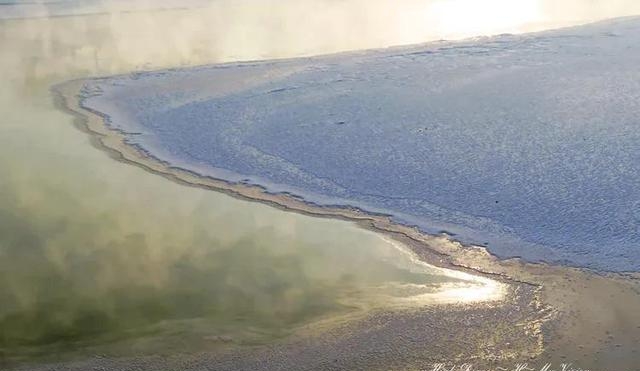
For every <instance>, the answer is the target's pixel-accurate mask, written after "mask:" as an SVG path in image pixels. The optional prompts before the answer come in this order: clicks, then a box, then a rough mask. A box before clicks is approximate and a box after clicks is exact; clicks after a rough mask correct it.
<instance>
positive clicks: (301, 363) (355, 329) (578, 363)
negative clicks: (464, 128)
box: [28, 80, 640, 371]
mask: <svg viewBox="0 0 640 371" xmlns="http://www.w3.org/2000/svg"><path fill="white" fill-rule="evenodd" d="M84 83H85V81H84V80H75V81H70V82H67V83H64V84H61V85H57V86H56V87H54V89H53V90H54V93H55V96H56V98H55V99H56V100H57V103H58V105H59V106H60V107H61V108H63V109H65V110H67V111H69V112H71V113H73V114H74V115H75V116H76V119H75V123H76V125H77V126H78V127H79V128H81V129H82V130H84V131H86V132H87V133H89V134H90V136H91V140H92V143H93V144H94V145H95V146H96V147H98V148H100V149H102V150H105V151H106V152H107V153H109V155H110V156H112V157H113V158H114V159H117V160H119V161H123V162H126V163H129V164H133V165H136V166H139V167H141V168H143V169H145V170H147V171H150V172H152V173H155V174H158V175H162V176H164V177H165V178H167V179H170V180H172V181H175V182H178V183H181V184H184V185H187V186H193V187H200V188H205V189H211V190H215V191H218V192H224V193H227V194H229V195H231V196H233V197H238V198H241V199H245V200H250V201H256V202H262V203H265V204H269V205H271V206H274V207H277V208H280V209H283V210H286V211H293V212H298V213H302V214H305V215H312V216H316V217H326V218H337V219H343V220H347V221H351V222H354V223H357V224H358V225H359V226H361V227H363V228H367V229H370V230H373V231H376V232H379V233H382V234H385V235H388V236H390V237H391V238H393V239H395V240H397V241H399V242H401V243H403V244H405V245H406V246H408V247H409V248H411V250H412V251H414V252H415V253H416V254H417V255H418V256H419V257H420V258H421V259H422V260H424V261H425V262H427V263H429V264H432V265H435V266H438V267H443V268H449V269H456V270H460V271H465V272H468V273H472V274H476V275H480V276H486V277H490V278H492V279H495V280H499V281H501V282H505V283H507V284H509V288H510V289H509V295H507V298H506V299H505V300H504V302H502V303H500V304H499V305H495V304H491V303H487V304H471V305H444V306H434V307H429V308H425V309H420V310H417V311H414V312H408V313H402V314H399V313H391V312H380V313H374V314H372V315H371V316H368V317H367V318H362V319H354V320H349V321H345V322H344V323H332V324H331V325H327V326H326V327H323V326H322V325H314V326H311V327H308V328H305V329H301V330H300V331H299V334H296V335H294V336H292V337H291V338H288V339H286V340H283V341H282V342H280V343H278V344H274V345H271V346H266V347H258V348H255V349H246V348H245V349H236V350H233V351H224V352H209V353H199V354H194V355H173V356H170V357H144V358H137V359H135V360H132V359H107V358H101V357H98V358H93V359H91V360H88V361H82V362H71V363H68V364H61V365H55V366H52V365H43V366H30V368H28V369H30V370H49V369H56V370H63V369H68V370H84V369H88V368H89V367H99V368H100V367H101V368H102V369H105V370H109V369H118V370H134V369H137V370H139V369H156V368H157V367H159V366H162V367H163V368H166V367H167V366H170V367H172V368H176V369H181V370H201V369H216V370H223V369H290V368H291V367H292V366H294V365H295V368H296V369H367V370H370V369H394V370H395V369H431V366H432V365H433V364H434V363H437V362H443V363H446V364H448V365H449V366H450V367H451V366H455V365H456V364H463V363H471V364H473V365H474V366H475V367H476V368H482V367H485V368H486V367H494V366H495V367H497V366H500V367H503V368H507V369H512V368H514V366H515V365H516V364H518V363H529V365H530V367H532V369H540V368H542V367H544V365H545V364H547V363H550V364H551V365H552V367H553V368H552V369H561V364H562V363H566V364H572V365H573V366H572V367H573V368H574V369H589V370H603V371H609V370H611V371H617V370H621V371H625V370H626V371H638V370H640V366H639V365H640V353H638V352H640V350H639V349H638V345H637V344H640V311H639V310H638V308H640V275H639V274H637V273H629V274H604V273H596V272H590V271H587V270H583V269H576V268H566V267H558V266H550V265H546V264H530V263H526V262H523V261H521V260H519V259H510V260H498V259H496V258H495V257H493V256H492V255H491V254H489V253H488V252H487V251H486V249H484V248H482V247H477V246H463V245H461V244H459V243H457V242H455V241H453V240H452V239H451V238H450V237H449V236H446V235H442V236H430V235H425V234H423V233H421V232H420V231H418V230H417V229H415V228H411V227H407V226H403V225H398V224H395V223H393V222H391V221H390V220H389V218H388V217H386V216H384V215H371V214H367V213H365V212H363V211H361V210H357V209H347V208H328V207H318V206H314V205H310V204H307V203H305V202H303V201H302V200H300V199H296V198H294V197H291V196H288V195H281V194H278V195H275V194H270V193H267V192H265V190H264V189H263V188H260V187H257V186H249V185H243V184H230V183H227V182H224V181H222V180H218V179H213V178H205V177H201V176H198V175H196V174H193V173H191V172H188V171H184V170H181V169H178V168H174V167H170V166H168V165H167V164H166V163H163V162H161V161H158V160H156V159H154V158H150V157H149V156H147V155H146V154H145V153H142V152H140V151H138V150H137V149H136V148H135V147H132V146H129V145H127V144H126V143H125V140H124V139H125V138H124V136H123V135H122V134H121V133H119V132H117V131H114V130H110V129H109V128H108V127H107V126H106V125H105V124H104V116H103V114H102V113H99V112H89V111H87V110H85V109H83V108H82V107H81V106H80V102H79V97H80V95H79V92H80V90H81V89H82V87H83V86H84Z"/></svg>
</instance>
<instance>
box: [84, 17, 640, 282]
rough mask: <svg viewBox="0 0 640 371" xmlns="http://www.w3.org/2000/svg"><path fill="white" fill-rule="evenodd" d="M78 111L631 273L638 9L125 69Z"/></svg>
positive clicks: (218, 156)
mask: <svg viewBox="0 0 640 371" xmlns="http://www.w3.org/2000/svg"><path fill="white" fill-rule="evenodd" d="M84 95H85V96H84V99H83V105H84V106H85V107H87V108H91V109H94V110H97V111H100V112H103V113H105V114H106V115H108V116H109V119H108V122H107V124H108V125H110V126H111V127H113V128H114V129H118V130H121V131H123V132H125V133H128V135H127V137H128V141H129V142H130V143H131V144H132V145H136V146H139V147H140V148H142V149H144V150H145V151H147V152H148V153H149V154H150V155H152V156H154V157H157V158H158V159H160V160H163V161H166V162H167V163H169V164H170V165H173V166H176V167H180V168H184V169H188V170H191V171H194V172H198V173H201V174H203V175H209V176H214V177H216V178H222V179H225V180H228V181H231V182H245V183H252V184H259V185H262V186H264V187H265V188H266V189H267V190H268V191H269V192H274V193H278V192H288V193H291V194H294V195H297V196H300V197H302V198H304V199H305V200H307V201H308V202H311V203H316V204H319V205H344V206H347V205H348V206H353V207H358V208H361V209H363V210H366V211H369V212H377V213H384V214H389V215H392V216H393V218H394V219H395V220H396V221H398V222H400V223H406V224H410V225H415V226H417V227H419V228H420V229H421V230H423V231H425V232H428V233H442V232H446V233H448V234H450V235H453V236H454V238H456V239H458V240H461V241H463V242H465V243H475V244H481V245H486V246H487V247H488V249H489V250H490V251H491V252H492V253H495V254H497V255H498V256H500V257H514V256H519V257H523V258H525V259H527V260H530V261H548V262H554V263H563V264H568V265H576V266H584V267H591V268H594V269H602V270H610V271H627V270H635V271H638V270H640V19H639V18H623V19H618V20H612V21H606V22H602V23H598V24H593V25H588V26H581V27H575V28H568V29H563V30H557V31H547V32H542V33H536V34H526V35H518V36H515V35H500V36H496V37H491V38H478V39H473V40H466V41H462V42H436V43H430V44H425V45H420V46H412V47H402V48H391V49H385V50H374V51H364V52H353V53H344V54H339V55H331V56H323V57H314V58H304V59H294V60H281V61H266V62H251V63H235V64H226V65H216V66H204V67H198V68H190V69H177V70H165V71H159V72H147V73H136V74H131V75H126V76H116V77H109V78H104V79H97V80H93V81H91V82H89V83H88V84H87V87H86V90H85V92H84Z"/></svg>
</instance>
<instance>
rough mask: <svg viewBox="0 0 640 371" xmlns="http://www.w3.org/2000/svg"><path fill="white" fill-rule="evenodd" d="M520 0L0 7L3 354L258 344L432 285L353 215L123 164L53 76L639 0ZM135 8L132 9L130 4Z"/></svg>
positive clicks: (562, 16) (564, 14) (615, 10)
mask: <svg viewBox="0 0 640 371" xmlns="http://www.w3.org/2000/svg"><path fill="white" fill-rule="evenodd" d="M64 3H65V4H64V5H55V4H49V5H45V4H44V2H41V3H40V4H31V5H21V6H18V7H16V6H13V5H2V6H0V14H1V15H0V18H17V17H23V16H24V17H29V16H30V15H36V16H43V15H46V14H50V15H66V14H70V13H74V12H77V11H78V7H77V3H79V2H64ZM478 3H481V4H484V5H478ZM514 3H518V2H517V1H506V0H505V1H496V0H493V1H492V0H488V1H486V2H478V1H475V0H441V1H417V0H402V1H371V0H351V1H350V0H345V1H339V0H316V1H312V0H295V1H294V0H265V1H249V0H221V1H212V2H203V1H200V2H197V4H196V5H197V7H196V8H194V9H183V8H185V7H186V5H185V4H186V3H185V2H173V3H171V2H165V3H164V4H165V5H166V6H165V7H179V8H180V9H175V10H162V11H140V10H141V9H148V8H154V7H157V3H153V4H152V2H146V3H144V2H137V5H135V6H133V5H131V2H124V1H120V2H116V1H114V2H98V1H96V2H90V3H84V4H80V7H81V8H83V10H81V11H80V12H81V13H102V14H93V15H83V16H74V17H62V16H61V17H54V18H28V19H5V20H2V21H0V70H1V71H2V73H1V74H0V85H2V89H0V116H1V117H2V119H1V120H0V174H2V175H1V176H0V303H2V305H1V306H0V362H2V360H3V358H5V359H9V358H15V357H18V358H20V357H25V356H29V355H32V354H42V353H43V352H44V353H47V352H57V351H58V350H60V349H79V348H81V347H87V346H92V345H95V344H93V343H91V341H95V342H96V343H100V342H103V341H114V340H118V341H119V342H123V341H125V340H126V339H134V340H135V341H132V342H130V343H126V342H125V343H126V344H127V348H129V349H130V350H131V349H133V351H136V350H137V349H146V348H150V349H157V348H158V345H157V344H155V342H157V341H160V340H157V339H159V338H162V340H161V342H164V343H165V344H164V346H165V347H166V346H167V345H166V343H170V342H171V341H172V340H171V339H175V337H179V338H185V336H186V335H185V334H190V335H188V336H186V338H188V339H193V341H194V343H201V342H202V339H203V338H205V337H207V338H210V337H213V338H214V340H213V341H214V343H215V344H217V343H216V341H217V340H215V337H216V336H224V339H227V337H228V338H229V339H231V341H232V342H234V343H259V342H264V341H266V340H268V339H271V338H273V337H278V336H281V335H285V334H287V333H288V331H290V330H291V328H293V327H295V326H296V325H299V324H301V323H305V321H308V320H311V319H317V318H322V317H323V316H327V315H330V314H336V313H344V312H345V311H351V310H353V309H354V308H360V309H362V308H366V307H367V306H375V305H379V304H380V303H381V302H383V303H384V302H385V300H386V301H390V299H388V295H387V294H388V292H387V291H385V290H381V289H380V288H381V287H382V288H383V289H384V287H385V285H389V284H390V283H395V284H402V283H411V284H416V285H423V286H424V287H425V289H424V290H426V291H427V292H428V291H430V288H431V287H432V286H433V285H437V284H439V283H441V281H442V280H443V279H442V278H441V275H440V274H441V272H437V271H431V270H429V269H427V268H425V267H424V266H421V265H419V264H416V263H415V262H413V261H412V260H411V259H410V258H409V257H408V255H407V254H404V253H402V252H400V251H399V250H397V249H396V248H395V247H393V246H392V245H391V244H389V242H388V241H384V240H382V239H380V238H379V236H376V235H374V234H372V233H368V232H365V231H362V230H360V229H357V228H355V226H352V225H350V224H347V223H343V222H336V221H328V220H316V219H312V218H307V217H302V216H299V215H293V214H288V213H283V212H281V211H279V210H276V209H271V208H269V207H266V206H262V205H257V204H251V203H246V202H241V201H238V200H235V199H231V198H229V197H227V196H224V195H220V194H217V193H214V192H207V191H203V190H199V189H192V188H188V187H184V186H180V185H177V184H174V183H171V182H169V181H168V180H166V179H164V178H161V177H159V176H155V175H152V174H148V173H146V172H144V171H143V170H141V169H138V168H136V167H133V166H129V165H126V164H123V163H119V162H116V161H114V160H113V159H111V158H109V157H108V156H107V155H106V154H105V153H103V152H101V151H98V150H97V149H96V148H94V147H93V146H91V144H90V141H89V139H88V136H87V135H86V134H85V133H83V132H80V131H79V130H76V129H75V128H74V127H73V126H72V119H71V117H70V116H69V115H67V114H65V113H63V112H62V111H60V110H58V109H56V108H55V107H54V105H53V101H52V98H51V95H50V92H49V88H50V86H51V85H53V84H55V83H58V82H61V81H64V80H68V79H72V78H83V77H88V76H99V75H110V74H117V73H128V72H130V71H134V70H148V69H155V68H162V67H178V66H191V65H198V64H205V63H218V62H229V61H235V60H251V59H266V58H285V57H297V56H307V55H315V54H323V53H332V52H338V51H345V50H353V49H363V48H375V47H386V46H392V45H399V44H408V43H417V42H425V41H429V40H437V39H440V38H456V37H467V36H474V35H478V34H492V33H501V32H525V31H530V30H538V29H543V28H547V27H551V26H559V25H566V24H573V23H576V22H586V21H591V20H595V19H599V18H604V17H613V16H622V15H628V14H634V13H636V12H638V11H640V3H637V2H636V1H611V0H609V1H586V0H584V1H581V0H574V1H562V2H561V3H562V4H560V2H558V1H545V0H542V1H538V2H536V1H523V2H521V3H519V6H514V5H513V4H514ZM190 4H191V3H190ZM9 7H13V8H12V9H11V10H9ZM131 7H133V8H134V9H133V10H137V11H135V12H126V10H132V9H131ZM523 9H524V10H525V11H523ZM105 11H106V13H104V12H105ZM20 12H23V13H20ZM29 12H33V13H29ZM354 268H357V269H354ZM447 281H451V282H453V281H455V280H454V279H452V278H447ZM381 296H382V297H385V298H386V299H385V300H380V297H381ZM247 329H249V330H247ZM171 335H173V336H175V337H172V336H171ZM141 338H144V339H147V340H145V341H142V340H141ZM225 341H226V340H225ZM149 344H151V345H149ZM154 344H155V345H154ZM215 344H214V345H215ZM137 347H139V348H137ZM118 349H119V351H122V348H118ZM0 364H1V363H0Z"/></svg>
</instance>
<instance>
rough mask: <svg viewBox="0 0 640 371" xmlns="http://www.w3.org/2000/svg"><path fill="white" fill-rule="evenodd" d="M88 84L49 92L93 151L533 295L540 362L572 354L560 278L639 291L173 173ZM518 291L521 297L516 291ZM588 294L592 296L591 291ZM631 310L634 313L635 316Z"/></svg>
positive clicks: (579, 271) (373, 217)
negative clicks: (126, 131) (94, 98)
mask: <svg viewBox="0 0 640 371" xmlns="http://www.w3.org/2000/svg"><path fill="white" fill-rule="evenodd" d="M87 80H90V79H78V80H71V81H67V82H62V83H60V84H56V85H54V86H53V87H52V88H51V91H52V93H53V99H54V103H55V105H56V107H58V108H59V109H61V110H63V111H65V112H67V113H70V114H72V115H73V117H74V120H73V122H74V125H75V126H76V127H77V128H78V129H80V130H82V131H83V132H85V133H87V134H88V135H89V138H90V141H91V143H92V145H94V146H95V147H96V148H98V149H100V150H102V151H105V152H106V153H107V154H108V155H109V156H110V157H111V158H113V159H115V160H118V161H121V162H124V163H127V164H130V165H134V166H137V167H138V168H141V169H143V170H145V171H148V172H151V173H153V174H155V175H160V176H163V177H164V178H166V179H168V180H171V181H173V182H176V183H178V184H181V185H185V186H190V187H197V188H201V189H207V190H213V191H217V192H221V193H224V194H226V195H229V196H231V197H234V198H237V199H241V200H245V201H251V202H259V203H262V204H266V205H269V206H271V207H275V208H278V209H280V210H283V211H288V212H295V213H299V214H303V215H307V216H312V217H321V218H332V219H339V220H344V221H348V222H352V223H354V224H356V225H357V226H359V227H361V228H364V229H367V230H370V231H373V232H376V233H381V234H384V235H387V236H389V237H391V238H392V239H394V240H396V241H399V242H401V243H403V244H404V245H405V246H407V247H408V248H409V249H410V250H411V251H412V252H414V253H415V254H417V255H418V257H419V258H420V259H421V260H423V261H425V262H427V263H429V264H432V265H435V266H437V267H441V268H448V269H454V270H458V271H464V272H467V273H471V274H474V275H479V276H484V277H489V278H492V279H495V280H498V281H501V282H504V283H507V284H510V286H512V287H526V288H528V290H531V291H530V292H531V301H530V302H529V303H528V305H529V306H530V307H533V308H535V310H536V311H537V312H538V313H539V314H540V315H539V316H538V318H537V319H536V320H535V321H534V322H535V323H534V324H532V325H533V327H534V328H535V329H536V330H535V335H536V336H537V337H538V346H539V349H538V352H536V353H537V355H539V356H540V355H545V356H546V355H549V356H553V355H555V354H557V352H561V353H571V351H568V352H565V351H564V350H563V349H557V347H555V346H554V345H553V344H552V343H557V341H554V340H553V339H552V337H553V336H555V335H557V334H558V333H559V332H560V331H565V330H566V326H567V325H568V323H563V319H562V317H563V314H566V313H565V309H566V308H563V303H562V300H563V297H564V295H565V294H566V292H564V293H563V292H553V291H552V290H553V289H551V292H549V291H550V290H549V286H550V285H549V284H550V283H553V282H555V281H554V280H557V279H559V277H564V278H567V282H571V283H573V284H571V285H569V286H568V287H566V290H571V291H574V292H575V291H576V287H575V286H578V285H579V286H582V285H583V283H584V282H580V280H581V279H582V280H585V279H586V280H589V281H590V280H591V279H592V278H593V279H596V280H605V281H607V282H609V281H610V282H609V283H610V284H611V285H613V286H615V287H617V286H618V285H624V284H627V283H629V282H630V283H632V284H636V285H638V286H640V274H637V273H635V272H620V273H615V272H600V271H594V270H590V269H588V268H576V267H570V266H556V265H551V264H547V263H538V262H526V261H523V260H521V259H519V258H511V259H505V260H501V259H499V258H497V257H496V256H494V255H492V254H491V253H490V252H489V251H488V250H487V249H486V248H485V247H482V246H473V245H463V244H462V243H460V242H458V241H456V240H455V239H454V238H453V237H452V236H449V235H445V234H443V235H440V236H434V235H428V234H425V233H423V232H421V231H419V230H418V229H417V228H415V227H410V226H406V225H401V224H398V223H394V222H393V221H392V220H391V219H390V217H389V216H386V215H381V214H371V213H366V212H364V211H362V210H359V209H356V208H343V207H325V206H318V205H314V204H312V203H308V202H305V201H303V200H302V199H300V198H296V197H292V196H291V195H287V194H273V193H268V192H266V189H264V188H262V187H260V186H257V185H247V184H235V183H229V182H226V181H224V180H220V179H214V178H211V177H203V176H201V175H198V174H194V173H193V172H190V171H186V170H182V169H179V168H175V167H171V166H169V165H168V164H167V163H165V162H163V161H160V160H158V159H156V158H153V157H152V156H150V155H149V154H147V153H145V152H144V151H141V150H140V149H138V148H136V147H134V146H131V145H128V144H127V143H126V142H125V140H124V139H125V137H124V135H123V134H122V133H119V132H118V131H116V130H112V129H110V128H108V126H107V125H105V122H104V120H105V119H106V115H104V114H102V113H100V112H92V111H89V110H87V109H85V108H83V107H82V106H81V104H80V97H79V92H80V91H81V89H82V87H83V86H84V82H85V81H87ZM568 277H570V278H568ZM587 286H588V285H587ZM587 286H585V288H586V287H587ZM626 289H627V287H626V286H625V287H623V288H621V290H626ZM515 290H516V291H518V289H517V288H516V289H515ZM528 290H527V291H528ZM584 291H585V292H584V293H586V294H588V291H590V290H584ZM565 304H567V303H565ZM567 305H569V304H567ZM633 308H634V307H631V310H632V311H633ZM612 310H613V309H612ZM587 315H588V313H587ZM573 323H574V324H575V322H573ZM607 333H608V330H607ZM573 340H576V339H573ZM550 344H551V345H550ZM561 344H562V343H561ZM549 345H550V346H549ZM580 349H583V348H582V347H581V348H580ZM639 357H640V356H639Z"/></svg>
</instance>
